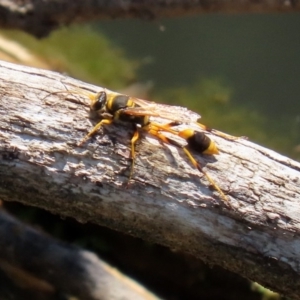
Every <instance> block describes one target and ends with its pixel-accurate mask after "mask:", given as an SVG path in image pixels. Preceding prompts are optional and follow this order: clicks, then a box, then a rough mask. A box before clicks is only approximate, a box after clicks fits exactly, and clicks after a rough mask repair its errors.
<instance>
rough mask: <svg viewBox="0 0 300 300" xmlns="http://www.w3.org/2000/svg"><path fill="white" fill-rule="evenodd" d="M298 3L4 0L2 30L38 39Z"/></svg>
mask: <svg viewBox="0 0 300 300" xmlns="http://www.w3.org/2000/svg"><path fill="white" fill-rule="evenodd" d="M299 9H300V4H299V1H298V0H293V1H291V0H268V1H266V0H265V1H262V0H259V1H257V0H255V1H254V0H247V1H245V0H243V1H241V0H231V1H223V0H181V1H179V0H165V1H161V0H160V1H155V0H152V1H149V0H138V1H137V0H135V1H130V0H129V1H124V0H110V1H104V0H97V1H95V0H85V1H70V0H60V1H56V0H44V1H39V0H27V1H7V0H0V26H1V28H10V29H16V28H18V29H21V30H23V31H26V32H28V33H30V34H32V35H35V36H37V37H43V36H46V35H48V34H49V33H50V32H51V31H52V30H54V29H55V28H57V27H59V26H62V25H69V24H71V23H78V22H91V21H93V20H105V19H116V18H122V19H125V18H139V19H141V20H155V19H158V18H162V17H176V16H181V17H182V16H187V15H194V14H203V13H212V12H222V13H245V12H246V13H253V12H255V13H262V12H263V13H270V12H295V11H299Z"/></svg>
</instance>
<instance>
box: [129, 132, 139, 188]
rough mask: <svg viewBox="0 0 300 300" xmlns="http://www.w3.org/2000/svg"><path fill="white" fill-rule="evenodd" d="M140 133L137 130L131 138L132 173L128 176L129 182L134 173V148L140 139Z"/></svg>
mask: <svg viewBox="0 0 300 300" xmlns="http://www.w3.org/2000/svg"><path fill="white" fill-rule="evenodd" d="M139 137H140V134H139V132H138V131H137V130H136V131H135V133H134V135H133V137H132V138H131V169H130V174H129V177H128V183H129V181H130V180H131V178H132V175H133V168H134V162H135V150H134V145H135V143H136V141H137V140H138V139H139Z"/></svg>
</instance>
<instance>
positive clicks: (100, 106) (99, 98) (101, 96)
mask: <svg viewBox="0 0 300 300" xmlns="http://www.w3.org/2000/svg"><path fill="white" fill-rule="evenodd" d="M106 103H107V97H106V93H105V92H104V91H101V92H99V93H97V94H96V96H95V99H94V101H93V103H92V105H91V109H92V110H93V111H97V112H104V111H105V109H106Z"/></svg>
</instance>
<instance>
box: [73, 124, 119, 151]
mask: <svg viewBox="0 0 300 300" xmlns="http://www.w3.org/2000/svg"><path fill="white" fill-rule="evenodd" d="M112 122H113V120H109V119H103V120H101V121H100V122H99V123H98V124H97V125H96V126H95V127H94V128H93V129H92V130H91V131H90V132H89V133H88V134H87V135H86V136H85V137H84V138H83V139H82V140H81V141H80V142H79V143H78V146H81V145H82V144H83V143H84V142H86V141H87V140H88V139H89V138H90V137H91V136H92V135H93V134H95V133H96V132H97V131H98V130H99V129H100V127H101V126H102V125H103V124H107V125H109V124H111V123H112Z"/></svg>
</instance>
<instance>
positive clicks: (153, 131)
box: [143, 123, 228, 203]
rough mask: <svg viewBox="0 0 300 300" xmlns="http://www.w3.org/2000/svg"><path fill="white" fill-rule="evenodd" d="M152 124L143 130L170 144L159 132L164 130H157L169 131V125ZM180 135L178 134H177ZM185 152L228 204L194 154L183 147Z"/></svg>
mask: <svg viewBox="0 0 300 300" xmlns="http://www.w3.org/2000/svg"><path fill="white" fill-rule="evenodd" d="M152 125H153V124H152V123H151V124H150V126H146V127H144V128H143V129H145V130H146V131H148V133H149V134H152V135H154V136H156V137H157V138H159V139H160V140H162V141H163V142H164V143H166V144H169V143H170V142H169V140H168V138H167V137H166V136H164V135H163V134H162V133H161V132H159V131H158V130H164V129H157V127H159V128H162V127H164V128H165V129H168V124H166V125H162V126H160V125H159V126H156V124H154V125H153V126H152ZM166 131H168V132H170V131H173V130H171V129H170V131H169V130H166ZM177 134H178V133H177ZM182 148H183V151H184V152H185V154H186V155H187V157H188V158H189V160H190V161H191V163H192V164H193V166H194V167H196V168H197V169H198V170H199V172H201V173H202V174H203V175H204V176H205V177H206V179H207V180H208V181H209V182H210V184H211V185H212V186H213V187H214V189H215V190H216V191H218V192H219V194H220V195H221V197H222V199H223V200H224V201H225V202H226V203H228V198H227V196H226V195H225V194H224V192H223V191H222V190H221V189H220V188H219V186H218V185H217V184H216V183H215V181H214V180H213V179H212V178H211V177H210V176H209V175H208V174H207V173H206V172H205V171H204V170H203V169H202V167H201V165H200V164H199V163H198V162H197V161H196V159H195V158H194V157H193V156H192V154H191V153H190V151H189V150H188V149H187V148H186V147H182Z"/></svg>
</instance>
